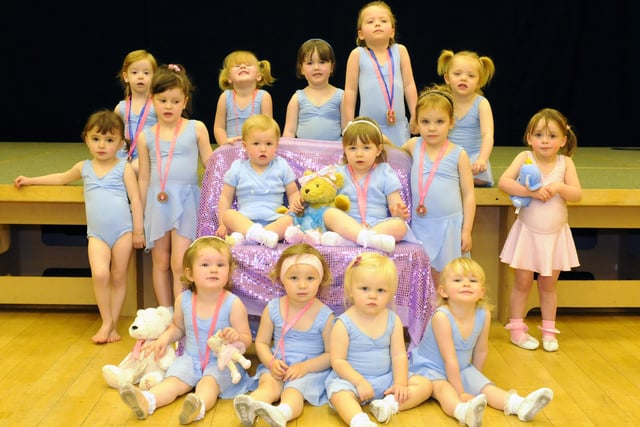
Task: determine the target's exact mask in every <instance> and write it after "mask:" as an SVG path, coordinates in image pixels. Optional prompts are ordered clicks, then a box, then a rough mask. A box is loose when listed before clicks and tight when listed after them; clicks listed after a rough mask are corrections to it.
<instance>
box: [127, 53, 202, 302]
mask: <svg viewBox="0 0 640 427" xmlns="http://www.w3.org/2000/svg"><path fill="white" fill-rule="evenodd" d="M192 88H193V85H192V83H191V80H190V79H189V77H188V76H187V73H186V71H185V69H184V67H183V66H182V65H176V64H170V65H163V66H162V67H160V68H159V69H158V71H157V72H156V74H155V75H154V76H153V82H152V83H151V96H152V99H153V106H154V107H155V109H156V113H157V114H158V123H157V124H156V125H155V126H153V127H151V128H147V129H145V130H144V131H143V133H142V135H140V142H139V143H138V150H139V154H140V155H139V161H140V171H139V175H138V182H139V185H140V194H141V197H142V201H143V204H144V206H145V211H144V228H145V235H146V238H147V249H149V250H151V260H152V270H153V290H154V292H155V294H156V298H157V300H158V304H159V305H162V306H166V307H170V306H171V305H172V302H173V298H174V297H175V296H177V295H178V294H179V293H180V292H181V291H182V283H181V282H180V277H181V276H182V256H183V255H184V252H185V251H186V250H187V248H188V247H189V245H190V244H191V242H192V241H193V239H195V237H196V225H197V215H198V204H199V202H200V187H199V182H198V159H199V160H200V162H201V163H202V164H203V165H206V164H207V161H208V160H209V156H210V155H211V153H212V149H211V143H210V141H209V132H208V131H207V128H206V126H205V125H204V123H202V122H201V121H199V120H186V119H184V118H183V113H185V112H187V111H188V110H189V105H190V102H191V91H192Z"/></svg>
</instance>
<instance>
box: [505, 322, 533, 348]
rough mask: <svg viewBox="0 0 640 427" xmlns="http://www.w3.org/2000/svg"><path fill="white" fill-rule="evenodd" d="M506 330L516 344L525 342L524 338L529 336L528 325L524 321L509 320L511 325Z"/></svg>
mask: <svg viewBox="0 0 640 427" xmlns="http://www.w3.org/2000/svg"><path fill="white" fill-rule="evenodd" d="M506 328H507V329H508V330H509V333H510V334H511V339H512V340H513V341H516V342H522V341H524V337H525V336H526V335H527V329H528V328H527V325H525V323H524V319H509V323H508V324H507V326H506Z"/></svg>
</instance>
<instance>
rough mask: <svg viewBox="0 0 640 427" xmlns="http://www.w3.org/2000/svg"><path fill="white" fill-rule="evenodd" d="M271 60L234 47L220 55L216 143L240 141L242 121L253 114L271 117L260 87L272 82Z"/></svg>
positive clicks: (268, 102) (270, 105)
mask: <svg viewBox="0 0 640 427" xmlns="http://www.w3.org/2000/svg"><path fill="white" fill-rule="evenodd" d="M275 80H276V79H275V78H273V76H272V75H271V63H270V62H269V61H267V60H266V59H262V60H260V61H259V60H258V58H257V57H256V55H255V54H254V53H253V52H249V51H246V50H237V51H234V52H231V53H230V54H229V55H227V56H226V58H224V62H223V64H222V70H220V75H219V76H218V85H219V86H220V89H222V91H223V92H222V93H221V94H220V97H219V98H218V104H217V106H216V116H215V119H214V122H213V136H214V137H215V140H216V143H218V144H219V145H223V144H231V143H233V142H236V141H240V140H241V138H242V136H241V131H242V124H243V123H244V122H245V120H247V119H248V118H249V117H250V116H252V115H254V114H265V115H267V116H269V117H273V101H272V100H271V95H270V94H269V92H267V91H266V90H264V89H262V88H263V87H264V86H271V85H272V84H273V82H275Z"/></svg>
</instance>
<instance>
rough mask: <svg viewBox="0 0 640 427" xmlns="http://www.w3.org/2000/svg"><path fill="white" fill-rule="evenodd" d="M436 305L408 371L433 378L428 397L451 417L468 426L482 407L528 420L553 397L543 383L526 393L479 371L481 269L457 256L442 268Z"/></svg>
mask: <svg viewBox="0 0 640 427" xmlns="http://www.w3.org/2000/svg"><path fill="white" fill-rule="evenodd" d="M437 291H438V308H437V309H436V312H435V313H434V314H433V316H432V317H431V320H430V321H429V324H428V325H427V328H426V329H425V332H424V335H423V337H422V340H421V341H420V344H418V346H417V347H416V348H414V349H413V350H412V351H411V359H410V363H409V370H410V371H411V372H414V373H416V374H418V376H424V377H426V378H428V379H429V380H431V381H432V382H433V398H434V399H436V400H437V401H438V402H439V403H440V406H441V407H442V410H443V411H444V412H445V413H446V414H447V415H448V416H450V417H453V418H455V419H457V420H458V421H459V422H460V423H461V424H464V425H466V426H468V427H478V426H480V425H481V424H482V416H483V413H484V409H485V407H486V406H487V404H489V406H491V407H492V408H496V409H499V410H501V411H504V413H505V414H507V415H517V416H518V419H519V420H520V421H531V420H532V419H533V418H534V417H535V416H536V414H537V413H538V412H540V411H541V410H542V409H543V408H544V407H545V406H546V405H547V404H548V403H549V402H550V401H551V399H552V398H553V391H552V390H551V389H549V388H546V387H543V388H540V389H538V390H535V391H533V392H531V393H530V394H528V395H527V396H526V397H522V396H520V395H518V393H517V392H516V391H515V390H510V391H506V390H503V389H501V388H500V387H498V386H496V385H495V384H494V383H493V382H492V381H491V380H490V379H488V378H487V377H485V376H484V374H483V373H482V368H483V367H484V364H485V362H486V360H487V354H488V350H489V328H490V327H491V313H490V308H491V307H490V305H489V303H488V302H487V301H486V299H485V293H486V287H485V274H484V270H483V269H482V267H481V266H480V265H479V264H478V263H477V262H475V261H473V260H472V259H470V258H463V257H460V258H456V259H454V260H452V261H450V262H449V263H448V264H447V265H446V266H445V267H444V269H443V270H442V274H441V276H440V281H439V283H438V288H437Z"/></svg>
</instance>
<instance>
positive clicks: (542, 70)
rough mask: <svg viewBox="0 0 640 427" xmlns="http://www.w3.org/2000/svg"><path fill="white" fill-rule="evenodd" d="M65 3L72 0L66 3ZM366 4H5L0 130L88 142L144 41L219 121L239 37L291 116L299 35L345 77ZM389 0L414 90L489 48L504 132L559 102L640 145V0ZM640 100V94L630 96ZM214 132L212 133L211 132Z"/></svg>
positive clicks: (509, 139) (621, 140) (607, 135)
mask: <svg viewBox="0 0 640 427" xmlns="http://www.w3.org/2000/svg"><path fill="white" fill-rule="evenodd" d="M66 3H68V4H66ZM364 4H365V2H364V1H363V2H355V1H336V0H325V1H321V2H307V1H295V2H293V1H291V2H277V1H276V2H264V1H261V2H256V1H251V0H249V1H245V2H241V3H237V4H234V3H233V2H212V1H206V2H205V1H192V0H184V1H167V0H140V1H136V2H132V1H126V2H124V1H118V0H115V1H105V2H99V3H98V2H86V3H85V4H82V5H81V6H78V4H77V3H72V2H65V1H64V0H62V1H60V2H44V1H35V0H23V1H19V2H9V4H6V5H3V10H2V17H3V25H2V26H1V28H0V31H1V33H0V34H1V36H2V42H1V46H2V47H1V49H2V51H1V52H2V61H1V65H0V75H2V76H4V78H3V79H2V82H3V83H4V84H3V89H2V93H3V95H4V96H3V97H2V98H3V102H2V103H1V104H2V109H3V117H4V119H3V120H0V141H55V142H69V141H79V140H80V136H79V134H80V131H81V129H82V126H83V124H84V122H85V120H86V118H87V116H88V115H89V114H90V113H92V112H93V111H95V110H97V109H100V108H113V107H114V106H115V105H116V103H117V102H118V101H119V100H120V99H121V98H122V96H123V91H122V88H121V87H120V85H119V82H118V81H117V79H116V74H117V73H118V71H119V68H120V65H121V63H122V60H123V58H124V56H125V54H126V53H127V52H129V51H131V50H134V49H141V48H143V49H147V50H149V51H150V52H152V53H153V54H154V55H155V56H156V58H157V59H158V61H159V62H160V63H181V64H183V65H184V66H185V67H186V69H187V72H188V73H189V75H190V76H191V78H192V80H193V82H194V84H195V85H196V91H195V92H194V97H193V107H194V110H193V114H192V117H193V118H196V119H199V120H202V121H203V122H205V123H206V124H207V127H208V128H209V129H211V127H212V126H213V117H214V113H215V105H216V100H217V98H218V95H219V93H220V90H219V88H218V85H217V78H218V71H219V69H220V67H221V63H222V60H223V58H224V56H225V55H226V54H227V53H229V52H231V51H232V50H236V49H248V50H252V51H254V52H255V53H256V54H257V56H258V57H259V58H260V59H268V60H269V61H271V65H272V71H273V75H274V76H275V77H276V78H277V81H276V82H275V84H274V85H273V86H272V87H270V88H267V89H268V90H269V92H270V93H271V95H272V97H273V101H274V115H275V118H276V120H277V121H278V122H279V123H280V125H281V126H283V125H284V118H285V110H286V105H287V102H288V101H289V98H290V97H291V95H292V94H293V92H294V91H295V90H296V89H298V88H302V87H304V85H305V82H304V81H301V80H298V79H296V77H295V56H296V52H297V49H298V47H299V45H300V44H301V43H302V42H304V41H305V40H307V39H309V38H312V37H320V38H324V39H326V40H327V41H329V42H330V43H331V44H332V45H333V48H334V50H335V52H336V56H337V60H338V63H337V66H336V71H335V75H334V77H333V78H332V83H333V84H334V85H336V86H338V87H343V86H344V72H345V63H346V59H347V56H348V54H349V52H350V51H351V49H353V47H355V35H356V17H357V13H358V11H359V9H360V8H361V7H362V6H363V5H364ZM388 4H389V5H390V6H391V8H392V9H393V11H394V14H395V16H396V19H397V27H396V38H397V40H398V41H399V42H400V43H403V44H405V45H406V46H407V48H408V50H409V53H410V55H411V59H412V65H413V71H414V78H415V80H416V84H417V85H418V88H419V89H420V88H422V87H424V86H426V85H428V84H430V83H433V82H439V81H440V79H439V76H438V75H437V74H436V61H437V58H438V55H439V54H440V51H441V50H442V49H452V50H454V51H457V50H462V49H468V50H474V51H476V52H478V53H479V54H480V55H487V56H490V57H491V58H492V59H493V60H494V62H495V64H496V75H495V77H494V79H493V81H492V82H491V83H490V85H489V86H488V87H487V88H486V89H485V95H486V96H487V98H488V99H489V101H490V102H491V105H492V108H493V112H494V120H495V144H496V145H506V146H517V145H520V144H522V133H523V131H524V128H525V125H526V123H527V121H528V119H529V118H530V117H531V115H532V114H533V113H535V112H536V111H537V110H538V109H540V108H543V107H554V108H557V109H559V110H560V111H562V112H563V113H565V114H566V115H567V117H568V118H569V120H570V122H571V123H572V124H574V126H575V129H576V131H577V134H578V138H579V145H580V146H628V147H633V146H638V145H640V142H639V141H638V137H637V136H636V133H635V132H633V131H634V130H635V128H634V127H633V126H634V125H633V121H634V117H636V110H637V107H636V104H637V102H635V101H636V100H637V99H640V89H639V87H640V85H638V82H637V79H636V78H635V76H636V73H637V72H638V70H639V68H640V67H639V65H640V61H639V60H638V56H639V55H638V49H637V47H635V45H632V43H633V42H634V41H635V40H637V39H638V36H640V30H639V29H638V28H639V26H638V24H637V20H638V17H639V16H640V13H639V6H638V4H639V3H637V2H632V1H631V0H611V1H608V2H604V1H595V0H587V1H582V2H575V1H565V0H558V1H555V2H532V1H515V0H487V1H483V2H480V1H473V2H471V1H466V0H461V1H455V2H414V1H411V2H409V1H393V0H389V1H388ZM632 101H633V102H632ZM212 140H213V135H212Z"/></svg>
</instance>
